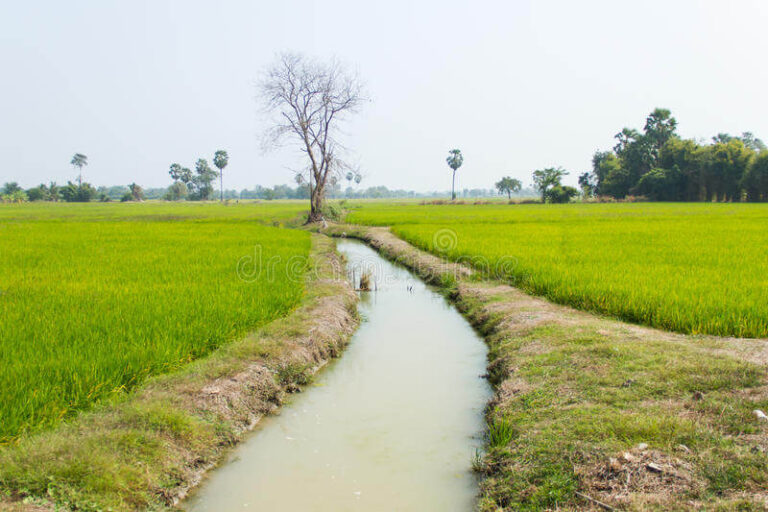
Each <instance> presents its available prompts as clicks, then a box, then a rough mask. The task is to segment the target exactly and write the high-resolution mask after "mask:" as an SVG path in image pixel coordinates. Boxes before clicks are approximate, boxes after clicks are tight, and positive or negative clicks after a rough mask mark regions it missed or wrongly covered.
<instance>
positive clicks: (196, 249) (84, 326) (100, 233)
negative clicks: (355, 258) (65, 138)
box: [0, 203, 310, 442]
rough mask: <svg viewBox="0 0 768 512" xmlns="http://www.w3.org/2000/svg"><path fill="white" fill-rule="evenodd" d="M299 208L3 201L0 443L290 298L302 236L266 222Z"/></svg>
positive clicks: (298, 289) (209, 343)
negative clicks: (265, 266) (260, 266)
mask: <svg viewBox="0 0 768 512" xmlns="http://www.w3.org/2000/svg"><path fill="white" fill-rule="evenodd" d="M304 206H305V205H303V204H299V203H270V204H269V205H264V204H253V203H251V204H240V205H230V206H223V205H202V204H187V203H183V204H161V203H155V204H151V203H148V204H83V205H64V204H29V205H0V259H1V260H2V265H0V318H2V322H0V353H2V364H3V371H2V372H0V418H2V422H1V423H0V441H6V442H7V441H8V440H10V439H12V438H14V437H16V436H18V435H19V434H21V433H23V432H26V431H31V430H35V429H38V428H40V427H44V426H48V425H51V424H53V423H55V422H57V421H58V420H59V419H60V418H62V417H66V416H68V415H70V414H71V413H73V412H74V411H78V410H82V409H84V408H87V407H88V406H89V405H90V404H92V403H93V402H95V401H97V400H99V399H103V398H105V397H110V396H115V395H120V394H121V393H122V392H123V391H125V390H128V389H130V388H132V387H134V386H136V385H137V384H138V383H140V382H141V381H142V380H143V379H144V378H145V377H146V376H148V375H152V374H157V373H163V372H167V371H169V370H172V369H174V368H177V367H179V366H181V365H184V364H185V363H187V362H189V361H190V360H193V359H195V358H198V357H200V356H202V355H204V354H206V353H208V352H210V351H211V350H213V349H215V348H216V347H218V346H220V345H221V344H222V343H225V342H226V341H228V340H231V339H234V338H236V337H238V336H242V335H243V334H245V333H247V332H248V331H250V330H252V329H254V328H256V327H258V326H260V325H263V324H264V323H266V322H268V321H270V320H272V319H274V318H276V317H279V316H281V315H284V314H285V313H286V312H288V311H289V310H291V309H292V308H293V307H294V306H295V305H296V304H297V303H298V301H299V300H300V299H301V296H302V294H303V291H304V288H303V281H302V277H303V274H302V272H303V270H304V267H303V265H304V264H306V260H305V259H303V258H305V257H306V256H307V254H308V251H309V247H310V240H309V235H308V234H307V233H305V232H302V231H298V230H282V229H277V228H274V227H269V226H265V225H264V223H269V224H272V223H276V222H280V221H281V220H289V219H292V218H294V217H296V216H297V215H298V214H299V212H300V211H301V210H302V209H303V208H304ZM181 221H183V222H181ZM257 247H260V248H261V249H260V251H261V257H262V258H263V261H264V262H266V261H267V260H268V259H269V258H275V259H274V260H272V261H273V262H274V264H273V265H271V267H270V268H271V270H272V271H271V272H270V273H269V274H268V273H267V272H263V273H262V274H261V275H260V276H259V279H253V277H254V275H255V274H253V271H254V267H253V264H254V262H255V259H256V258H257V256H258V252H257V251H258V250H259V249H257ZM297 257H298V259H297ZM278 258H279V259H278ZM291 258H294V259H293V260H291V264H290V265H287V263H288V262H289V260H290V259H291ZM238 265H240V267H238ZM238 268H240V273H238Z"/></svg>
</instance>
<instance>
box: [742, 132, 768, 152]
mask: <svg viewBox="0 0 768 512" xmlns="http://www.w3.org/2000/svg"><path fill="white" fill-rule="evenodd" d="M740 138H741V141H742V142H743V143H744V145H745V146H747V147H748V148H749V149H751V150H752V151H765V150H766V149H768V147H766V145H765V143H764V142H763V141H762V140H760V139H758V138H757V137H755V136H754V135H753V134H752V132H744V133H742V134H741V137H740Z"/></svg>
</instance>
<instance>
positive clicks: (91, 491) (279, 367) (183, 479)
mask: <svg viewBox="0 0 768 512" xmlns="http://www.w3.org/2000/svg"><path fill="white" fill-rule="evenodd" d="M311 259H312V269H313V271H312V272H311V276H310V277H309V280H308V282H307V293H306V296H305V299H304V300H303V302H302V304H301V305H300V306H299V308H298V309H296V310H295V311H294V312H293V313H291V314H290V315H288V316H286V317H284V318H281V319H279V320H276V321H275V322H272V323H271V324H269V325H267V326H265V327H264V328H262V329H260V330H259V331H258V332H256V333H254V334H253V335H251V336H249V337H248V338H246V339H243V340H240V341H237V342H233V343H230V344H228V345H225V346H224V347H222V348H221V349H219V350H218V351H216V352H215V353H213V354H211V355H210V356H208V357H206V358H204V359H201V360H199V361H196V362H194V363H191V364H190V365H189V366H187V367H186V368H184V369H183V370H182V371H180V372H176V373H173V374H169V375H165V376H160V377H157V378H154V379H151V380H149V381H148V382H147V383H145V384H144V385H143V386H142V388H141V389H139V390H137V391H136V392H134V393H132V394H131V395H130V396H128V397H126V398H125V399H124V400H122V401H119V402H115V403H111V404H102V405H100V406H98V407H96V408H95V409H94V410H93V411H91V412H88V413H83V414H81V415H80V416H79V417H78V418H76V419H75V420H73V421H70V422H67V423H65V424H63V425H61V426H60V427H58V428H56V429H54V430H52V431H49V432H44V433H41V434H37V435H34V436H30V437H28V438H25V439H22V440H21V441H20V442H19V443H18V444H16V445H13V446H7V447H4V448H2V449H0V486H1V487H2V490H3V491H4V492H5V495H6V496H5V499H4V500H2V501H0V510H24V511H38V510H54V509H55V510H61V509H76V510H147V509H151V510H158V509H164V508H173V507H174V505H175V504H176V503H178V501H179V500H181V499H183V498H184V496H185V495H186V494H187V493H188V492H189V490H190V489H191V488H192V487H194V486H195V485H197V483H198V482H199V481H200V479H201V478H202V476H203V475H204V473H205V472H206V471H207V470H208V469H210V468H211V467H213V466H214V465H215V464H216V463H217V462H219V461H220V460H221V459H222V456H223V455H224V453H225V452H226V450H227V448H228V447H230V446H232V445H233V444H235V443H237V442H238V441H239V440H240V438H241V437H242V435H243V433H244V432H246V431H248V430H250V429H252V428H253V427H254V426H255V425H256V424H257V423H258V421H259V419H260V418H262V417H263V416H264V415H265V414H269V413H270V412H272V411H274V410H275V409H277V408H278V407H279V406H280V405H281V404H282V403H283V401H284V400H285V398H286V395H287V394H288V393H292V392H296V391H299V390H300V389H301V387H302V386H303V385H305V384H307V383H308V382H309V381H310V379H311V377H312V375H313V374H314V373H315V372H316V371H317V369H319V368H320V367H322V366H323V365H324V364H325V363H326V362H327V361H328V360H329V359H330V358H333V357H337V356H338V355H339V354H340V353H341V351H342V350H343V348H344V347H345V346H346V343H347V341H348V339H349V337H350V336H351V334H352V333H353V332H354V330H355V329H356V327H357V324H358V317H357V308H356V301H357V296H356V294H355V293H354V292H353V290H352V288H351V287H350V285H349V284H348V282H347V281H346V280H345V279H344V278H343V276H344V275H345V273H344V272H343V271H342V269H343V262H342V260H341V258H340V256H339V255H338V254H337V253H336V252H335V245H334V243H333V240H331V239H330V238H328V237H325V236H322V235H313V247H312V251H311Z"/></svg>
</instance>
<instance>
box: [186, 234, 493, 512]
mask: <svg viewBox="0 0 768 512" xmlns="http://www.w3.org/2000/svg"><path fill="white" fill-rule="evenodd" d="M338 250H339V252H341V253H342V254H344V255H345V256H346V258H347V265H348V268H349V269H350V271H351V274H354V275H355V276H356V277H357V281H359V278H360V276H361V275H362V274H363V273H364V272H370V274H369V275H370V281H371V288H372V291H369V292H361V300H360V303H359V310H360V314H361V316H362V317H363V318H364V321H363V323H362V324H361V326H360V328H359V329H358V331H357V332H356V333H355V334H354V335H353V337H352V339H351V340H350V344H349V348H348V349H347V350H346V351H345V353H344V357H342V358H341V359H339V360H338V361H335V362H334V363H333V364H332V365H329V367H328V368H326V369H325V370H323V372H321V373H320V374H318V378H317V380H316V381H315V382H314V383H313V386H312V388H311V389H308V390H307V391H306V392H305V393H302V394H301V395H300V396H297V397H296V398H295V399H294V400H292V401H291V402H290V403H289V404H287V405H286V407H284V408H283V409H282V410H281V411H280V414H279V415H278V416H274V417H270V418H268V419H266V420H265V421H264V422H263V423H262V424H261V425H260V426H259V427H258V428H257V429H256V430H255V431H254V432H253V434H251V435H250V436H249V437H248V439H247V440H246V441H245V442H244V443H242V444H241V445H240V446H239V447H238V448H237V449H235V450H234V451H233V452H232V453H231V456H230V457H229V458H228V461H227V462H226V463H224V464H222V465H221V466H220V467H219V468H217V469H216V470H214V471H212V472H211V473H210V475H209V476H208V478H206V480H205V481H204V482H203V483H202V485H201V486H200V487H199V488H198V489H197V490H196V492H195V493H193V494H192V495H191V496H190V498H189V500H188V501H187V502H186V503H184V504H183V506H184V507H185V509H187V510H190V511H191V512H213V511H220V510H243V509H248V510H284V511H304V510H312V511H315V512H322V511H327V512H337V511H343V510H360V511H367V512H374V511H381V512H389V511H392V510H398V511H414V512H415V511H418V512H424V511H441V512H449V511H455V512H466V511H469V510H472V509H473V508H474V506H475V503H476V499H477V478H476V475H475V474H474V473H473V471H472V460H473V457H474V455H475V453H476V450H477V448H478V447H479V446H481V445H482V434H483V423H484V422H483V409H484V406H485V403H486V402H487V401H488V400H489V399H490V397H491V389H490V386H489V385H488V383H487V382H486V381H485V380H484V379H483V378H482V377H481V375H482V374H483V373H484V371H485V365H486V360H487V359H486V356H487V349H486V346H485V344H484V343H483V341H482V339H481V338H480V336H479V335H478V334H477V333H476V332H475V331H474V330H473V329H472V327H471V326H470V325H469V323H468V322H467V321H466V320H465V319H464V318H463V317H462V316H461V314H460V313H459V312H458V311H457V310H456V308H455V307H454V306H453V305H451V304H450V303H449V302H448V301H447V300H446V298H445V297H443V296H442V295H441V294H439V293H438V292H436V291H435V290H434V289H433V288H432V287H430V286H427V285H425V284H424V283H423V282H422V281H420V280H419V279H418V278H416V277H414V276H413V275H412V274H411V273H410V272H409V271H408V270H406V269H405V268H403V267H401V266H398V265H394V264H392V263H390V262H388V261H387V260H385V259H383V258H382V257H381V256H379V255H378V254H377V253H376V252H375V251H373V250H372V249H371V248H369V247H367V246H366V245H364V244H362V243H360V242H358V241H348V240H345V241H339V243H338Z"/></svg>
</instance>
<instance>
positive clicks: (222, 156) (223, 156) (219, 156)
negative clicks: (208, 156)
mask: <svg viewBox="0 0 768 512" xmlns="http://www.w3.org/2000/svg"><path fill="white" fill-rule="evenodd" d="M228 163H229V155H228V154H227V152H226V151H224V150H223V149H220V150H218V151H217V152H216V154H215V155H214V156H213V165H215V166H216V168H218V169H219V201H221V202H224V168H225V167H226V166H227V164H228Z"/></svg>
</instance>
